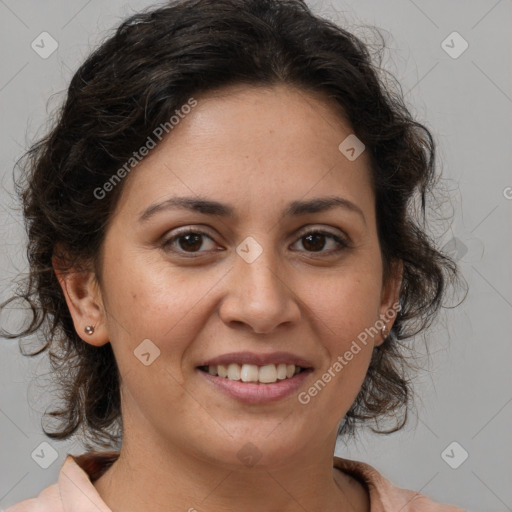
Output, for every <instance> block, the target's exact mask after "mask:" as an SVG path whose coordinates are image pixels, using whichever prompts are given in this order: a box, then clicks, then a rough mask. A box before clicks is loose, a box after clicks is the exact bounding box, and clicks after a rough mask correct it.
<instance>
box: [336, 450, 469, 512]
mask: <svg viewBox="0 0 512 512" xmlns="http://www.w3.org/2000/svg"><path fill="white" fill-rule="evenodd" d="M334 467H337V468H339V469H341V470H342V471H344V472H346V473H348V474H349V475H351V476H352V477H353V478H357V479H358V480H359V481H361V482H362V483H364V484H365V485H366V487H367V489H368V493H369V495H370V510H371V512H374V511H377V510H378V511H379V512H395V511H396V510H400V511H401V512H467V511H465V510H464V509H462V508H458V507H455V506H452V505H444V504H441V503H436V502H435V501H433V500H431V499H430V498H428V497H427V496H425V495H423V494H421V493H418V492H415V491H411V490H408V489H402V488H400V487H396V486H395V485H393V484H392V483H391V482H390V481H389V480H388V479H386V478H385V477H384V476H382V474H381V473H379V472H378V471H377V470H376V469H375V468H374V467H372V466H370V465H369V464H366V463H364V462H359V461H355V460H348V459H342V458H340V457H334Z"/></svg>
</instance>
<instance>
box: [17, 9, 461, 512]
mask: <svg viewBox="0 0 512 512" xmlns="http://www.w3.org/2000/svg"><path fill="white" fill-rule="evenodd" d="M25 169H26V183H25V184H24V186H23V187H22V199H23V201H24V213H25V217H26V220H27V225H28V233H29V244H30V245H29V254H30V265H31V274H30V281H29V282H28V283H27V289H26V290H25V292H24V294H23V297H24V298H25V299H26V300H28V301H29V302H30V304H31V306H32V311H33V314H34V318H33V322H32V324H31V326H30V327H29V328H28V329H27V330H25V331H24V332H23V333H19V335H20V336H25V335H28V334H31V333H34V332H36V331H37V330H39V329H42V331H43V334H44V336H45V338H46V341H47V343H46V345H45V347H44V348H43V349H42V350H48V353H49V355H50V357H51V361H52V363H53V365H54V368H55V371H56V372H57V375H58V376H59V379H60V381H59V382H60V383H61V384H62V388H63V391H64V393H65V404H64V407H63V409H61V410H58V411H54V412H53V413H52V416H53V417H55V418H60V420H61V426H60V429H57V430H56V431H54V432H46V434H47V435H48V436H49V437H51V438H52V439H59V440H63V439H67V438H69V437H70V436H71V435H73V434H74V433H76V431H77V430H78V429H81V430H82V432H83V434H84V440H85V441H86V443H85V446H86V447H87V450H88V451H87V453H85V454H83V455H81V456H72V455H69V456H68V457H67V459H66V461H65V463H64V465H63V466H62V468H61V471H60V475H59V479H58V482H57V483H56V484H54V485H53V486H50V487H49V488H47V489H45V490H44V491H42V493H41V494H40V495H39V496H38V497H37V498H34V499H29V500H26V501H24V502H22V503H20V504H18V505H16V506H14V507H12V508H11V509H9V512H20V511H32V510H45V511H46V510H52V512H53V511H55V512H57V511H71V510H83V511H85V510H91V511H92V510H102V511H107V510H112V511H118V510H123V511H124V512H131V511H135V510H142V509H144V508H151V510H153V511H155V512H159V511H163V510H165V511H166V512H168V511H170V510H171V511H172V510H188V511H194V510H198V511H200V510H205V511H220V510H232V509H238V510H245V511H256V510H258V511H259V510H269V511H273V510H275V511H295V510H308V511H313V510H322V511H333V512H334V511H337V512H341V511H342V512H345V511H357V512H363V511H372V512H376V511H397V510H401V511H403V512H406V511H413V510H414V511H420V510H421V511H427V510H428V511H441V510H443V511H457V510H461V509H459V508H456V507H454V506H449V505H440V504H436V503H434V502H433V501H432V500H431V499H429V498H427V497H426V496H423V495H421V494H419V493H415V492H413V491H408V490H404V489H400V488H398V487H395V486H394V485H393V484H392V483H391V482H390V481H388V480H387V479H386V478H385V477H384V476H382V475H381V474H379V472H378V471H377V470H375V469H374V468H373V467H371V466H370V465H368V464H364V463H362V462H358V461H350V460H347V459H342V458H339V457H335V458H334V462H333V451H334V445H335V442H336V439H337V437H338V436H342V437H343V436H347V435H349V434H351V433H353V432H354V429H355V428H356V426H357V425H358V424H360V423H363V422H365V421H371V420H376V419H381V418H383V417H388V418H391V419H393V421H394V423H393V424H392V426H391V427H390V428H389V429H388V430H384V431H383V433H386V432H390V431H396V430H398V429H400V428H401V427H403V426H404V424H405V421H406V417H407V414H406V413H407V407H408V405H410V403H409V402H410V394H411V390H410V388H409V384H408V380H407V366H406V364H405V363H406V361H405V359H404V352H403V351H404V349H405V348H404V347H403V346H402V345H401V344H400V340H404V339H407V338H410V337H412V336H413V335H415V334H417V333H418V332H420V331H422V330H423V329H426V328H427V327H428V325H429V324H430V323H431V322H432V320H433V318H434V317H435V315H436V313H437V311H438V310H439V308H440V306H441V303H442V298H443V297H444V294H445V290H446V285H447V283H448V282H449V281H450V280H452V279H454V278H456V277H457V275H458V274H457V268H456V266H455V263H454V262H453V261H452V260H451V259H450V258H448V257H447V256H445V255H443V254H441V253H440V252H439V251H437V250H436V249H435V247H434V245H433V243H432V242H431V241H430V239H429V237H428V235H427V234H426V231H424V228H423V226H421V225H420V222H421V219H419V216H420V214H421V213H422V214H423V215H424V211H425V197H426V195H427V193H428V192H429V191H430V190H431V188H432V186H433V184H434V181H435V177H436V174H435V166H434V143H433V140H432V137H431V135H430V133H429V132H428V130H427V129H426V128H425V127H423V126H422V125H421V124H419V123H417V122H415V121H414V120H413V119H412V118H411V116H410V114H409V112H408V111H407V109H406V108H405V106H404V105H403V102H402V100H401V98H400V96H399V95H397V94H396V93H393V92H391V91H389V90H388V89H386V88H385V87H384V85H383V83H382V82H381V80H380V79H379V77H378V73H377V71H376V68H375V64H373V63H372V62H371V59H370V56H369V54H368V51H367V49H366V47H365V46H364V45H363V43H361V42H360V41H359V40H358V39H357V38H355V37H354V36H353V35H351V34H350V33H348V32H346V31H345V30H343V29H341V28H339V27H337V26H335V25H333V24H331V23H329V22H327V21H325V20H323V19H320V18H317V17H315V16H314V15H313V14H312V13H311V12H310V11H309V10H308V8H307V6H306V5H305V4H304V3H302V2H300V1H291V0H290V1H277V0H274V1H270V0H265V1H262V0H245V1H242V0H220V1H218V0H189V1H184V2H179V3H173V4H170V5H169V6H166V7H163V8H159V9H154V10H152V11H148V12H146V13H143V14H139V15H136V16H134V17H132V18H130V19H128V20H126V21H125V22H124V23H123V24H122V25H121V26H120V27H119V29H118V30H117V32H116V33H115V35H113V36H112V37H111V38H110V39H108V40H107V41H106V42H104V43H103V44H102V45H101V46H100V47H99V48H98V49H97V50H96V51H95V52H94V53H93V54H92V55H91V56H90V57H89V58H88V59H87V61H86V62H85V63H84V64H83V65H82V66H81V67H80V69H79V70H78V71H77V72H76V74H75V75H74V77H73V79H72V81H71V84H70V87H69V91H68V97H67V101H66V103H65V105H64V107H63V110H62V112H61V113H60V116H59V118H58V121H57V123H56V126H55V128H54V129H53V131H52V132H51V133H50V134H49V135H48V136H47V137H46V138H45V139H43V140H42V141H40V142H39V143H38V144H36V145H35V146H34V147H33V148H32V149H31V151H30V152H29V153H28V155H27V158H26V160H25ZM415 197H416V198H420V199H421V200H422V203H421V204H422V210H421V211H420V212H419V213H417V212H415V211H414V210H413V208H412V206H411V202H412V200H413V199H414V198H415ZM40 352H41V351H39V352H37V353H40ZM70 368H73V370H74V371H73V372H70V371H69V369H70ZM319 420H320V421H319ZM98 447H102V448H103V451H98ZM105 449H106V450H108V451H104V450H105Z"/></svg>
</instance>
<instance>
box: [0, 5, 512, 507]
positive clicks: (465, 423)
mask: <svg viewBox="0 0 512 512" xmlns="http://www.w3.org/2000/svg"><path fill="white" fill-rule="evenodd" d="M308 3H309V5H310V6H311V7H312V8H313V9H314V10H315V11H316V12H318V13H321V14H323V15H324V16H326V17H328V18H330V19H332V20H333V21H336V22H343V20H346V22H348V28H349V29H352V30H353V31H355V32H356V34H358V35H362V36H364V33H362V32H361V30H362V26H363V25H376V26H378V27H380V28H381V29H383V31H384V33H385V34H386V39H387V44H388V47H389V48H388V51H387V53H386V58H385V61H384V66H385V67H386V68H387V69H388V70H390V71H391V72H392V73H393V74H395V76H396V77H397V78H398V80H399V81H400V83H401V84H402V87H403V91H404V93H405V94H406V100H407V102H408V105H409V107H410V108H411V110H412V112H413V114H414V115H415V116H416V117H417V119H418V120H419V121H420V122H423V123H425V124H426V125H427V126H428V127H429V128H430V129H431V130H432V131H433V132H434V136H435V137H436V140H437V142H438V148H439V164H440V165H441V166H442V169H443V175H444V177H445V183H446V184H447V186H448V188H449V190H450V192H449V195H450V197H451V207H449V208H448V210H447V212H446V213H447V215H448V216H449V215H450V214H451V213H452V212H454V218H453V223H452V224H451V225H448V226H447V227H446V226H444V229H441V225H440V224H438V223H437V224H436V228H437V229H438V232H437V233H436V234H437V236H439V237H440V242H439V245H440V247H445V244H448V245H446V247H453V251H452V254H454V255H455V256H456V258H457V259H458V263H459V265H460V268H461V271H462V273H463V275H464V277H465V279H466V280H467V282H468V284H469V288H470V291H469V295H468V297H467V299H466V301H465V302H464V303H463V305H461V306H459V307H458V308H455V309H450V310H446V311H444V312H443V314H442V316H441V317H440V319H439V322H438V323H437V324H436V326H435V327H434V328H433V329H432V331H431V332H430V334H429V336H428V346H429V350H430V352H431V358H430V362H429V364H428V365H427V361H426V362H425V370H424V371H422V372H420V374H419V375H418V377H417V378H416V380H415V382H416V390H417V392H418V395H419V396H420V397H421V398H420V399H419V400H418V402H417V408H418V415H417V417H414V416H413V417H412V419H411V422H410V424H408V426H407V427H406V428H405V429H403V430H402V431H400V432H398V433H395V434H392V435H389V436H377V435H374V434H371V433H370V432H369V431H363V432H362V433H361V435H360V436H359V437H358V439H357V440H355V441H351V442H349V443H348V445H346V446H345V445H344V446H342V445H341V444H338V446H337V452H336V454H337V455H340V456H343V457H347V458H353V459H357V460H361V461H365V462H368V463H370V464H372V465H373V466H374V467H376V468H377V469H378V470H379V471H381V472H382V473H383V474H384V476H386V477H387V478H388V479H390V480H391V481H392V482H393V483H394V484H395V485H398V486H399V487H404V488H408V489H413V490H416V491H419V492H422V493H424V494H426V495H428V496H430V497H431V498H433V499H435V500H436V501H439V502H446V503H453V504H457V505H459V506H461V507H464V508H466V509H468V510H471V511H475V512H476V511H486V512H494V511H505V510H512V486H511V485H510V484H511V483H512V478H511V477H512V468H511V465H512V442H511V441H510V432H511V423H512V421H511V420H512V404H511V402H512V386H511V380H512V379H511V373H512V372H511V371H510V366H511V365H510V363H511V361H512V358H511V355H512V354H511V352H512V344H511V343H510V341H511V340H510V328H511V325H510V318H511V308H512V286H511V281H512V279H511V265H510V261H511V252H512V251H511V246H512V243H511V236H510V233H511V232H512V231H511V219H512V216H511V209H512V199H510V198H511V197H512V188H510V187H512V175H511V172H510V164H511V161H512V155H511V153H512V144H511V141H512V137H511V136H512V133H511V131H512V130H511V125H512V123H511V111H512V90H511V89H512V87H511V84H512V73H511V68H512V59H511V55H510V54H511V51H510V50H511V39H512V31H511V30H510V26H511V20H512V18H511V10H512V9H511V1H510V0H499V1H496V0H490V1H487V0H485V1H484V0H482V1H475V0H473V1H468V0H452V1H451V2H449V3H448V2H445V1H442V0H437V1H425V0H415V1H412V0H386V1H383V0H379V1H376V0H375V1H373V2H372V1H368V0H364V1H363V0H359V1H356V0H352V1H344V2H339V1H332V2H327V1H324V2H322V1H313V0H311V1H310V2H308ZM149 5H150V3H149V2H147V1H142V0H141V1H130V2H126V1H121V0H115V1H110V2H108V3H107V2H99V1H98V0H89V1H83V0H73V1H67V2H62V1H56V0H47V1H45V2H41V1H35V0H33V1H18V2H15V1H14V0H5V1H0V25H1V30H0V39H1V52H0V59H1V67H0V69H1V75H0V104H1V125H2V138H1V141H0V144H1V152H0V155H1V162H2V166H1V184H2V188H1V190H0V194H1V196H0V199H1V202H0V230H1V234H0V237H1V240H2V242H3V243H2V251H1V254H0V268H1V273H0V282H1V296H0V300H3V299H5V298H7V297H8V296H9V291H10V290H12V286H13V284H12V282H13V279H14V278H15V276H16V275H17V274H18V273H19V272H23V271H25V270H26V263H25V257H24V252H25V249H24V246H23V243H24V241H25V235H24V232H23V228H22V221H21V216H20V213H19V211H18V210H17V209H15V207H14V203H13V200H12V197H11V193H12V169H13V164H14V161H15V160H16V158H18V157H19V156H21V154H22V152H23V150H24V149H25V148H26V147H27V144H28V143H29V142H30V141H33V139H34V137H36V136H37V135H38V134H39V135H40V134H42V133H43V132H44V127H45V126H44V123H45V120H46V118H47V114H48V113H49V112H52V111H53V110H54V108H55V107H56V106H57V105H58V104H59V103H60V102H61V101H62V100H63V99H64V92H65V88H66V85H67V84H68V82H69V80H70V78H71V76H72V73H73V71H74V70H75V69H76V68H77V66H78V65H79V63H80V62H82V60H83V59H84V58H85V57H86V55H87V54H88V53H89V51H90V50H91V48H92V47H93V46H95V45H96V44H97V43H99V42H100V41H101V40H102V39H103V38H104V37H105V36H106V35H107V31H108V30H109V29H111V28H112V27H113V26H114V25H116V24H117V23H118V22H119V21H120V20H121V18H124V17H125V16H127V15H129V14H131V13H132V12H133V11H136V10H137V9H140V8H144V7H146V6H149ZM44 31H46V32H49V33H50V34H51V35H52V37H53V38H55V40H56V41H57V42H58V49H57V50H56V51H55V52H54V53H53V54H52V55H51V56H49V57H48V58H47V59H43V58H41V57H40V56H39V55H38V54H37V53H36V52H35V51H34V50H33V49H32V48H31V43H32V41H34V40H36V38H37V37H38V36H39V34H41V33H42V32H44ZM454 31H457V32H458V33H459V34H460V35H461V36H462V37H463V38H464V39H465V40H466V41H467V42H468V44H469V47H468V49H467V50H466V51H465V52H464V53H462V54H461V55H460V56H458V57H457V58H453V57H451V56H450V55H448V54H447V53H446V52H445V50H444V49H443V48H442V46H441V43H442V42H443V41H444V40H445V39H446V38H447V36H448V35H449V34H451V33H452V32H454ZM448 44H450V45H451V46H453V47H454V48H453V49H452V52H453V51H457V50H458V49H459V48H461V46H460V44H461V42H460V40H457V39H455V40H454V42H453V43H452V42H451V40H450V39H448ZM450 208H451V210H450ZM454 303H455V302H454ZM18 317H19V312H16V311H14V312H8V314H4V316H3V317H2V321H3V322H6V321H8V322H9V323H10V325H13V324H15V323H17V322H19V318H18ZM419 346H422V345H421V344H419ZM0 350H1V358H0V365H1V366H0V381H1V389H2V394H1V402H0V432H1V438H0V439H1V445H0V507H1V508H7V507H8V506H10V505H12V504H13V503H16V502H18V501H20V500H22V499H25V498H27V497H30V496H35V495H36V494H37V493H39V491H41V490H42V489H43V488H44V487H46V486H48V485H50V484H52V483H54V482H55V481H56V478H57V475H58V472H59V469H60V466H61V464H62V462H63V461H64V458H65V455H66V453H67V452H68V451H71V452H73V453H81V451H82V450H81V448H80V446H78V445H77V444H74V443H73V442H67V443H56V442H54V441H50V440H49V439H47V438H46V437H45V436H44V434H43V433H42V431H41V426H40V421H41V413H42V412H43V411H44V409H45V407H46V406H48V405H49V404H50V402H51V401H52V396H51V394H50V393H49V388H48V384H49V378H48V376H47V375H45V372H47V370H48V365H47V364H46V360H45V357H44V356H43V357H37V358H33V359H29V358H26V357H22V356H21V355H20V354H19V350H18V344H17V341H9V340H2V343H1V345H0ZM36 377H37V380H34V379H35V378H36ZM44 441H48V442H49V443H50V445H51V447H53V449H54V450H55V451H56V454H57V456H58V458H57V459H56V460H55V461H54V462H53V464H51V465H50V466H49V467H48V468H47V469H43V468H41V467H40V466H39V465H38V464H36V462H35V461H34V460H33V458H32V456H31V454H32V453H33V452H34V450H36V449H39V450H40V448H38V447H39V445H40V444H41V443H42V442H44ZM453 441H456V442H457V443H458V445H456V446H455V448H454V449H453V451H451V448H453V446H452V447H451V448H450V449H449V450H448V451H447V452H444V451H445V449H446V448H447V447H448V446H449V445H450V444H451V443H452V442H453ZM46 450H47V451H48V450H49V448H48V447H46ZM462 450H465V451H466V452H467V453H468V454H469V456H468V458H467V460H465V461H464V462H463V463H462V464H461V465H460V466H459V467H458V468H457V469H452V468H451V467H450V466H449V465H448V464H447V463H446V462H445V460H444V459H446V460H448V459H447V457H446V455H445V458H444V459H443V457H442V455H441V454H442V453H443V452H444V453H445V454H446V453H447V454H448V455H449V459H450V460H451V462H452V465H456V463H457V462H460V460H461V457H462V454H463V452H462Z"/></svg>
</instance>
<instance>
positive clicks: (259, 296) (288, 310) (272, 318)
mask: <svg viewBox="0 0 512 512" xmlns="http://www.w3.org/2000/svg"><path fill="white" fill-rule="evenodd" d="M219 314H220V317H221V319H222V321H223V322H224V323H225V324H226V325H228V326H229V327H231V328H233V327H236V326H238V327H239V328H241V327H242V326H243V327H244V328H245V329H248V330H249V331H251V332H253V333H257V334H268V333H271V332H273V331H274V330H276V329H277V328H278V327H279V326H284V325H288V327H290V326H292V325H294V324H296V323H297V322H298V321H299V319H300V307H299V301H298V297H297V296H296V294H295V292H294V290H293V282H292V280H291V278H290V275H289V273H285V272H284V271H283V265H279V264H278V262H277V261H276V257H275V256H274V255H273V254H272V251H271V250H269V249H265V250H263V252H262V253H261V254H260V256H259V257H258V258H257V259H256V260H255V261H253V262H251V263H248V262H247V261H245V260H244V259H243V258H241V257H239V256H238V255H237V256H236V259H235V264H234V268H233V269H232V270H231V271H230V272H229V273H228V282H227V293H226V296H225V297H224V300H223V301H222V304H221V306H220V309H219Z"/></svg>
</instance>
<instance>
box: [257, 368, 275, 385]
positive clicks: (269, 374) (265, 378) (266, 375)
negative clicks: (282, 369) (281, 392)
mask: <svg viewBox="0 0 512 512" xmlns="http://www.w3.org/2000/svg"><path fill="white" fill-rule="evenodd" d="M259 381H260V382H265V383H267V384H268V383H271V382H276V381H277V369H276V365H275V364H266V365H265V366H262V367H261V368H260V378H259Z"/></svg>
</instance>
